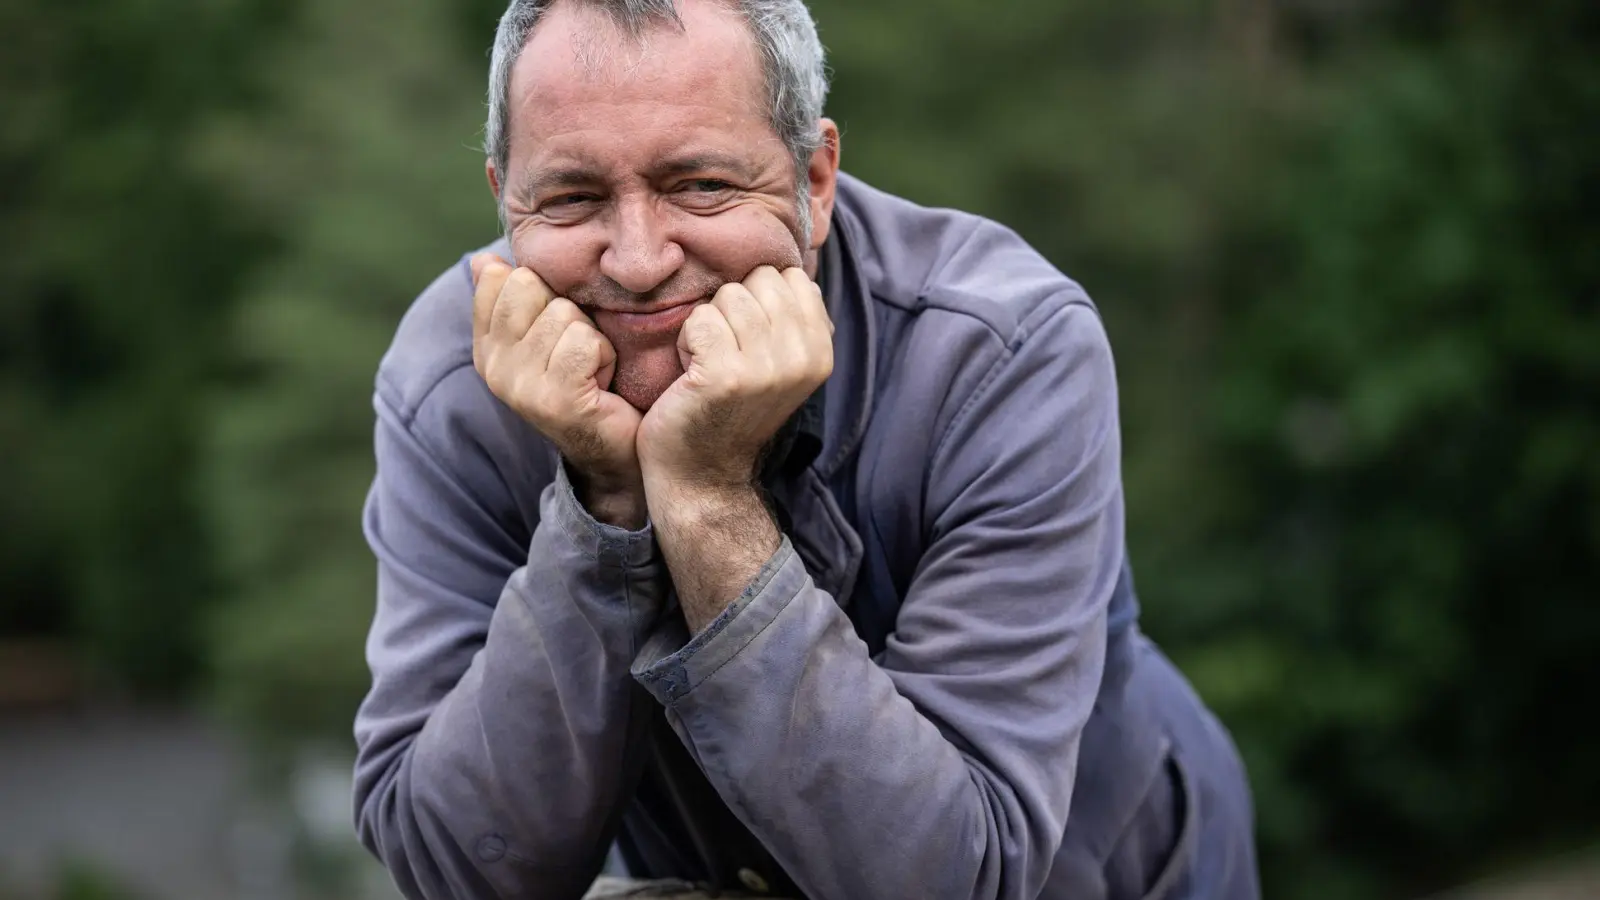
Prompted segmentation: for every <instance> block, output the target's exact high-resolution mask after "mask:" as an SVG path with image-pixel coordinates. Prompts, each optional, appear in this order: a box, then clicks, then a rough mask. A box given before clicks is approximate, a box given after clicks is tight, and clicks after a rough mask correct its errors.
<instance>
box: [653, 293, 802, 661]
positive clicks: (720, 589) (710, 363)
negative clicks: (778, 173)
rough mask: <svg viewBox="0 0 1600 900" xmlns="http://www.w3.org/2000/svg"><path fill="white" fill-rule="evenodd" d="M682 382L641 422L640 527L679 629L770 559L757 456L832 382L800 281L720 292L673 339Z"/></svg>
mask: <svg viewBox="0 0 1600 900" xmlns="http://www.w3.org/2000/svg"><path fill="white" fill-rule="evenodd" d="M678 354H679V356H680V358H681V359H682V360H683V368H684V373H683V375H682V376H681V377H679V378H678V380H677V381H675V382H673V384H672V386H671V387H669V388H668V389H667V391H666V393H664V394H662V395H661V399H659V400H657V401H656V403H655V405H654V406H652V407H651V408H650V411H649V412H648V413H647V414H646V415H645V417H644V422H643V424H642V425H641V426H640V428H639V462H640V465H641V469H642V472H643V476H644V485H645V495H646V497H647V498H648V504H649V509H650V516H651V520H652V521H653V522H654V523H655V525H656V535H657V538H658V539H659V540H660V543H661V549H662V553H663V554H664V555H665V557H666V561H667V567H668V569H669V570H670V571H671V572H672V576H673V581H674V583H675V585H676V586H677V588H678V596H679V601H680V603H681V604H682V606H683V610H684V615H685V617H686V618H687V619H688V622H689V625H690V627H691V628H693V629H694V630H696V631H698V630H699V629H701V628H703V627H704V626H705V625H706V624H707V623H708V622H710V621H711V619H713V618H715V617H716V615H717V614H718V613H720V612H721V611H722V609H723V608H724V607H726V606H727V605H728V604H729V603H731V602H732V601H733V600H734V599H735V598H736V597H737V596H738V595H739V593H740V591H742V590H743V589H744V587H745V585H746V584H748V583H749V582H750V581H751V580H752V579H753V578H755V576H756V574H757V573H758V572H759V571H760V569H761V566H762V565H763V564H764V563H765V562H766V561H767V559H768V558H769V557H770V556H771V555H772V554H773V553H774V552H775V551H776V550H777V548H778V543H779V540H780V535H779V534H778V529H777V526H776V525H775V524H774V523H773V521H772V519H771V516H770V515H769V514H768V513H767V510H766V505H765V503H764V501H763V499H762V497H761V494H760V491H759V488H758V487H757V485H756V473H757V469H758V466H759V464H760V461H761V454H762V451H763V450H764V449H765V448H766V446H767V445H768V443H769V442H770V441H771V440H772V437H773V435H775V434H776V433H777V432H778V429H779V428H780V427H782V425H783V423H784V422H785V421H786V420H787V419H788V418H789V416H790V415H792V414H793V413H794V411H795V410H796V409H798V408H799V407H800V404H802V403H804V402H805V400H806V398H807V397H809V396H810V395H811V393H812V392H813V391H815V390H816V389H817V387H818V386H819V385H821V384H822V382H823V381H825V380H827V378H828V376H829V375H830V374H832V372H833V323H832V322H831V321H830V320H829V319H828V311H827V307H826V306H825V305H824V304H823V301H822V291H821V290H820V289H819V288H818V287H817V286H816V284H814V283H813V282H812V281H811V279H810V278H808V277H806V274H805V272H804V271H802V270H800V269H797V268H795V269H788V270H786V271H785V272H783V273H782V274H779V272H778V270H777V269H775V268H772V267H771V266H762V267H761V268H758V269H756V270H755V271H754V272H752V273H750V275H749V277H747V278H746V279H745V280H744V281H743V283H739V284H726V285H723V287H722V289H721V290H719V291H717V294H716V296H715V297H714V298H712V301H711V302H710V303H708V304H705V305H704V306H701V307H699V308H697V309H696V310H695V311H694V312H693V313H692V314H690V316H689V319H688V321H686V322H685V323H684V326H683V330H682V331H681V332H680V333H679V335H678Z"/></svg>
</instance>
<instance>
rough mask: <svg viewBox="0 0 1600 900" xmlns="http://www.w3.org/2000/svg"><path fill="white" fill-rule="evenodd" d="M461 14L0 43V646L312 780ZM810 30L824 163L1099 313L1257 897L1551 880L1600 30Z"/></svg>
mask: <svg viewBox="0 0 1600 900" xmlns="http://www.w3.org/2000/svg"><path fill="white" fill-rule="evenodd" d="M501 8H503V3H498V2H495V0H472V2H467V3H456V4H441V3H434V2H427V0H396V2H390V3H385V4H379V5H375V4H373V3H370V2H363V0H327V2H323V3H318V4H306V5H305V6H304V7H295V8H285V7H281V6H279V5H277V4H266V3H259V4H256V3H250V2H245V0H232V2H228V3H221V4H216V3H212V4H196V3H181V2H177V0H167V2H158V3H141V4H133V3H127V2H103V3H98V4H93V5H92V9H86V10H84V11H80V12H71V13H58V12H55V11H54V8H53V7H51V8H49V10H48V11H47V9H46V7H45V6H44V5H43V4H42V3H41V2H39V0H25V2H23V3H21V4H20V5H18V4H13V5H12V6H10V7H7V8H6V9H5V10H4V11H0V35H4V36H5V37H3V38H0V40H5V41H7V43H8V46H4V47H0V51H3V52H0V77H3V79H4V81H3V82H0V83H3V84H4V85H5V86H6V94H7V97H8V100H9V99H10V98H11V97H13V96H14V97H15V98H16V102H14V103H10V104H8V108H10V109H13V110H14V111H13V112H11V113H10V115H9V118H8V124H7V128H6V129H5V130H4V132H0V195H3V196H4V197H5V200H6V202H5V204H4V206H3V208H0V237H3V238H4V241H5V244H4V246H5V251H4V252H3V253H0V286H3V294H0V522H5V523H6V524H7V526H9V527H7V528H6V529H4V530H3V531H0V597H3V598H4V602H3V603H0V634H3V633H16V632H19V631H29V632H40V631H44V632H54V633H58V634H69V635H72V636H74V637H75V638H77V639H78V640H79V641H80V645H81V646H82V647H84V648H85V649H86V651H88V652H89V653H90V654H91V655H92V656H93V657H94V658H96V659H98V660H100V661H101V662H102V663H103V664H104V665H105V666H106V667H107V668H109V669H110V670H111V671H113V672H115V673H117V674H118V675H120V676H121V677H122V678H123V679H124V680H128V681H132V682H134V683H136V684H146V685H183V684H187V683H192V680H193V678H194V677H195V674H196V670H197V669H196V667H197V666H198V665H199V664H200V663H201V657H202V653H203V654H204V661H205V662H206V663H208V664H209V665H210V666H211V675H212V680H211V681H210V682H209V683H208V684H207V685H206V686H207V687H208V688H209V689H210V693H211V694H212V696H213V697H214V698H215V699H216V701H217V702H218V703H219V704H220V705H221V706H222V708H224V709H225V710H227V711H229V712H230V713H231V714H232V715H234V716H235V717H236V718H237V719H238V720H239V721H241V722H244V723H247V724H249V725H250V727H252V728H254V729H255V730H256V732H257V734H259V735H261V736H263V737H268V738H271V739H273V740H278V739H285V740H287V739H297V738H300V737H304V736H318V737H325V736H331V737H333V738H335V739H338V740H348V737H347V736H348V733H349V726H350V720H351V717H352V715H353V713H354V708H355V704H356V703H357V702H358V701H359V699H360V697H361V695H362V693H363V692H364V690H365V688H366V683H367V673H366V670H365V666H364V662H363V658H362V639H363V637H364V635H365V631H366V628H367V625H368V622H369V620H370V616H371V612H372V602H373V562H372V559H371V556H370V553H369V552H368V551H367V549H366V547H365V545H364V543H363V542H362V539H361V535H360V531H359V510H360V505H361V502H362V499H363V496H364V493H365V491H366V488H367V486H368V483H369V480H370V477H371V469H372V463H371V429H372V413H371V407H370V396H371V391H372V378H373V374H374V371H375V368H376V365H377V360H378V357H379V355H380V354H381V353H382V351H383V349H384V347H385V346H386V344H387V342H388V340H389V338H390V336H391V335H392V333H393V329H394V326H395V324H396V322H397V320H398V317H399V315H400V313H401V312H402V311H403V310H404V308H405V307H406V305H407V304H408V303H409V302H410V300H411V298H412V297H413V296H414V295H415V294H416V293H417V292H418V291H419V290H420V289H421V288H422V287H423V286H425V285H426V283H427V282H428V281H429V280H430V279H431V278H432V277H433V276H434V275H435V274H437V273H438V272H440V271H441V270H443V269H444V268H445V267H446V266H448V265H450V264H451V263H453V262H454V261H455V260H456V259H457V258H458V256H459V254H461V253H463V252H465V251H467V250H470V249H472V248H474V247H476V246H478V245H480V244H482V243H486V242H487V241H489V240H490V239H491V238H492V237H493V236H494V234H495V232H496V225H495V222H494V218H493V208H492V205H491V202H490V198H489V194H488V191H487V188H486V187H485V185H484V179H483V175H482V171H483V170H482V157H481V154H480V153H479V152H478V151H477V150H476V149H475V147H476V145H477V142H478V139H479V135H480V127H481V124H482V122H481V120H482V114H483V105H482V91H483V85H484V81H485V78H484V76H485V69H486V57H485V55H484V51H485V48H486V47H487V46H488V42H489V40H490V35H491V29H492V26H493V22H494V20H495V18H496V15H497V14H498V12H499V10H500V9H501ZM815 8H816V10H817V14H818V19H819V22H820V26H821V30H822V34H823V39H824V41H825V42H826V43H827V44H828V45H829V47H830V50H831V53H832V63H833V66H834V68H835V89H834V94H833V99H832V102H831V104H830V112H831V114H832V115H834V116H835V117H836V118H837V119H838V120H839V121H840V123H841V125H842V127H843V130H844V162H845V166H846V168H847V169H848V170H850V171H851V172H853V173H854V174H857V175H861V176H863V177H866V178H867V179H868V180H870V181H873V182H874V183H877V184H879V185H880V186H882V187H885V188H887V189H890V190H893V191H897V192H899V193H902V194H905V195H907V196H909V197H911V198H913V199H916V200H919V201H922V202H926V203H932V204H947V205H956V206H961V207H965V208H968V209H972V210H974V211H977V212H981V213H986V214H988V215H991V216H993V217H995V218H997V219H999V220H1001V221H1003V222H1006V223H1007V224H1010V225H1011V226H1013V227H1015V228H1017V229H1018V230H1019V231H1020V232H1022V234H1023V235H1024V236H1026V237H1027V238H1029V239H1030V240H1031V241H1032V242H1033V243H1034V244H1035V245H1037V246H1038V247H1039V248H1040V249H1041V250H1043V251H1044V252H1045V253H1046V254H1047V255H1049V256H1050V257H1051V258H1052V259H1054V260H1056V261H1057V262H1058V263H1059V264H1060V265H1061V267H1062V268H1063V269H1065V270H1066V271H1068V272H1069V273H1071V274H1072V275H1073V276H1074V277H1076V278H1078V279H1079V280H1080V281H1081V282H1083V283H1084V284H1085V286H1086V287H1087V288H1088V290H1089V291H1090V293H1091V294H1092V295H1093V296H1095V297H1096V299H1097V300H1098V302H1099V303H1100V305H1101V308H1102V310H1103V312H1104V314H1105V316H1106V319H1107V321H1108V323H1109V328H1110V332H1111V335H1112V339H1113V343H1114V345H1115V347H1116V350H1117V355H1118V362H1119V369H1120V378H1121V385H1122V409H1123V423H1124V433H1125V442H1124V443H1125V466H1124V471H1125V481H1126V484H1127V490H1128V504H1129V534H1130V546H1131V548H1132V551H1133V554H1134V558H1135V566H1136V569H1137V571H1138V573H1139V584H1140V589H1141V595H1142V598H1143V600H1144V603H1145V607H1146V615H1145V619H1144V622H1145V626H1146V628H1147V630H1149V631H1150V632H1151V633H1152V634H1154V635H1155V636H1156V637H1157V639H1158V640H1159V641H1160V642H1161V643H1162V644H1163V646H1165V647H1167V648H1168V649H1169V650H1170V652H1171V653H1172V654H1173V655H1174V657H1175V658H1177V659H1178V661H1179V662H1180V663H1181V664H1182V665H1183V666H1184V668H1185V670H1186V671H1188V672H1189V673H1190V674H1191V676H1192V677H1193V679H1194V681H1195V682H1196V684H1197V685H1198V686H1199V687H1200V689H1201V691H1202V692H1203V693H1204V694H1205V695H1206V697H1207V698H1208V700H1209V701H1210V702H1211V703H1212V705H1213V706H1214V708H1215V709H1216V710H1217V711H1218V712H1219V713H1220V714H1221V715H1222V717H1223V718H1224V719H1225V720H1226V721H1227V723H1228V724H1229V725H1230V727H1231V728H1232V729H1233V730H1234V733H1235V734H1236V736H1237V737H1238V739H1239V743H1240V745H1241V748H1242V750H1243V751H1244V753H1245V755H1246V757H1247V759H1248V762H1249V764H1250V771H1251V776H1252V780H1253V782H1254V787H1255V792H1256V799H1257V802H1258V810H1259V820H1260V833H1261V839H1262V849H1263V865H1264V869H1265V872H1266V874H1267V877H1268V884H1267V893H1268V895H1270V896H1283V897H1289V898H1297V897H1298V898H1327V900H1332V898H1345V897H1349V898H1357V897H1360V898H1369V897H1385V896H1400V895H1402V894H1405V893H1408V892H1412V891H1416V890H1424V889H1431V888H1433V887H1437V886H1440V885H1442V884H1444V883H1446V882H1450V881H1454V880H1458V879H1460V878H1463V877H1465V876H1469V875H1473V874H1476V873H1478V872H1479V871H1482V870H1485V869H1488V868H1493V867H1496V866H1498V865H1501V864H1503V863H1508V862H1514V861H1517V860H1518V859H1519V858H1520V857H1522V856H1525V855H1532V854H1537V853H1540V852H1543V851H1545V850H1547V849H1548V848H1551V847H1561V846H1563V845H1568V844H1573V843H1576V842H1579V841H1582V840H1584V839H1592V838H1594V837H1596V835H1595V830H1594V829H1595V823H1594V821H1593V812H1592V811H1593V810H1594V809H1595V808H1597V806H1600V775H1597V774H1596V770H1595V768H1594V766H1593V765H1592V761H1591V759H1590V757H1592V755H1593V753H1592V748H1594V747H1596V746H1600V724H1597V723H1596V721H1595V720H1594V718H1593V717H1592V716H1585V715H1583V714H1582V712H1581V710H1582V708H1583V705H1582V701H1581V700H1573V699H1568V698H1569V697H1572V698H1581V697H1584V696H1586V694H1588V693H1590V692H1592V691H1593V690H1594V689H1595V688H1596V687H1600V671H1597V667H1596V665H1595V664H1594V663H1593V662H1592V658H1593V654H1592V651H1591V648H1593V647H1595V646H1597V645H1600V606H1596V604H1594V603H1592V602H1587V601H1589V600H1590V599H1591V598H1592V597H1593V594H1594V589H1593V587H1592V585H1594V584H1595V583H1596V582H1597V580H1600V578H1597V576H1600V572H1597V571H1596V569H1597V567H1600V513H1597V510H1600V453H1596V452H1595V451H1596V448H1597V447H1600V424H1597V423H1600V417H1597V415H1596V414H1597V412H1600V353H1597V352H1596V350H1595V348H1597V347H1600V311H1597V310H1600V306H1597V300H1600V253H1596V252H1595V248H1596V247H1600V184H1597V177H1600V130H1597V129H1595V128H1594V127H1593V124H1592V123H1593V122H1594V121H1595V119H1596V114H1597V113H1600V63H1597V62H1596V59H1597V57H1596V55H1595V54H1594V53H1593V51H1592V38H1593V36H1594V35H1595V34H1596V33H1597V31H1600V23H1597V22H1596V15H1597V9H1600V8H1597V7H1595V6H1594V4H1593V3H1584V2H1578V0H1555V2H1550V3H1545V4H1541V5H1539V6H1538V8H1537V9H1531V10H1530V9H1523V10H1518V11H1517V12H1516V14H1515V15H1513V14H1511V13H1509V12H1505V13H1502V12H1500V11H1499V10H1498V9H1497V8H1496V7H1495V5H1493V4H1483V3H1477V2H1471V0H1456V2H1437V3H1428V4H1407V3H1400V2H1397V0H1379V2H1373V3H1364V4H1326V3H1319V4H1310V3H1296V4H1273V3H1265V2H1258V0H1240V2H1230V3H1219V4H1193V3H1179V2H1176V0H1127V2H1123V3H1118V4H1091V3H1059V2H1046V0H1032V2H1017V3H1011V4H1001V5H995V4H983V3H975V2H971V0H920V2H916V0H883V2H877V3H867V4H863V3H846V2H844V0H818V2H817V3H815ZM284 9H287V10H288V11H287V12H281V11H280V10H284ZM179 23H182V24H179ZM1586 41H1589V42H1591V43H1586ZM9 45H14V46H9ZM19 525H20V526H21V527H17V526H19Z"/></svg>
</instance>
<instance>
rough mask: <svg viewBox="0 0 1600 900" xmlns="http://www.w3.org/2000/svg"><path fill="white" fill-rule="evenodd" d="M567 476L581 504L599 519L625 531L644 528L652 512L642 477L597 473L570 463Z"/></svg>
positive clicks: (595, 518)
mask: <svg viewBox="0 0 1600 900" xmlns="http://www.w3.org/2000/svg"><path fill="white" fill-rule="evenodd" d="M568 477H569V478H570V479H571V481H572V492H573V494H574V495H575V496H576V497H577V498H578V503H579V504H580V505H581V506H582V507H583V508H584V509H585V510H586V511H587V512H588V513H589V515H590V517H592V518H593V519H594V520H595V521H596V522H600V523H602V524H605V525H611V526H614V527H617V528H621V529H624V530H626V531H638V530H639V529H641V528H643V527H644V525H645V522H646V521H647V517H648V515H649V507H648V505H647V503H646V500H645V492H644V483H643V481H642V479H640V478H626V477H617V476H610V477H607V476H604V475H596V474H594V473H590V472H586V471H584V470H583V469H582V468H580V467H577V466H570V467H569V469H568Z"/></svg>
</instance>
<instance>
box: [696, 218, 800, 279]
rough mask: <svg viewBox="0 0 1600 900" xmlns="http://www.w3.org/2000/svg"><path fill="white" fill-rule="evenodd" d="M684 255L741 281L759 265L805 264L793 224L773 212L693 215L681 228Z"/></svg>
mask: <svg viewBox="0 0 1600 900" xmlns="http://www.w3.org/2000/svg"><path fill="white" fill-rule="evenodd" d="M679 233H680V235H681V238H680V240H681V242H682V244H683V249H684V252H685V253H686V254H688V255H690V256H692V257H694V258H695V259H697V260H699V261H700V263H701V264H702V265H704V266H705V267H706V268H708V269H710V270H711V271H713V272H716V273H717V274H718V275H720V276H722V277H723V278H724V279H726V280H728V281H740V280H742V279H743V278H744V277H745V276H746V275H748V274H750V271H751V270H752V269H754V268H756V267H757V266H763V265H770V266H776V267H777V268H778V269H784V268H788V267H789V266H798V265H800V264H801V259H802V257H801V253H800V246H799V244H797V243H796V242H795V238H794V233H793V232H792V231H790V230H789V223H788V222H787V221H785V220H783V219H781V218H779V217H778V216H776V215H774V214H773V213H772V212H771V211H769V210H763V209H731V210H728V211H727V212H724V213H721V214H719V215H715V216H691V217H688V220H687V221H685V222H684V223H683V224H682V225H681V227H680V229H679Z"/></svg>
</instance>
